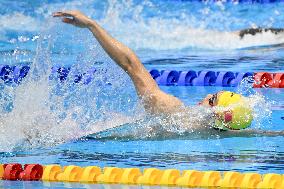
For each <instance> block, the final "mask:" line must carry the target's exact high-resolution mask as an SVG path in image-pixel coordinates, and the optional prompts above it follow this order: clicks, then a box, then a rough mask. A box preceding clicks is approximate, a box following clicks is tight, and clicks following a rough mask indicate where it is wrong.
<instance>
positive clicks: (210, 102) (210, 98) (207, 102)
mask: <svg viewBox="0 0 284 189" xmlns="http://www.w3.org/2000/svg"><path fill="white" fill-rule="evenodd" d="M222 92H223V91H219V92H217V93H215V94H208V95H207V96H206V97H205V98H204V99H203V100H202V101H200V102H199V103H198V105H201V106H206V107H213V106H216V105H217V103H218V98H219V96H220V95H221V94H222Z"/></svg>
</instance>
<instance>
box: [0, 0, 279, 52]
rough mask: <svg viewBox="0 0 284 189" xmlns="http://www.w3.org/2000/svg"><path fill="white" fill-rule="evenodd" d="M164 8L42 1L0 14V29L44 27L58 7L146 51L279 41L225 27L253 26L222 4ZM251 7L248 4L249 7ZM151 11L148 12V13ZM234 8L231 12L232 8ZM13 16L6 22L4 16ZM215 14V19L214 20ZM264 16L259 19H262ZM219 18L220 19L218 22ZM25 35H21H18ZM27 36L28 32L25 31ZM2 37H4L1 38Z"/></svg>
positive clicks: (123, 3) (238, 46) (145, 4)
mask: <svg viewBox="0 0 284 189" xmlns="http://www.w3.org/2000/svg"><path fill="white" fill-rule="evenodd" d="M167 6H168V7H169V8H168V11H167V12H163V14H161V13H160V12H159V9H161V11H162V10H163V6H162V4H160V3H158V2H155V3H153V2H151V1H143V2H142V3H135V2H133V1H117V0H109V1H108V2H101V3H99V2H97V1H94V0H91V1H88V2H85V1H81V0H79V1H68V2H64V3H62V2H56V3H42V4H40V6H39V7H36V8H35V11H34V13H33V14H28V13H22V12H17V11H15V12H12V13H7V14H4V15H2V16H0V25H1V26H2V27H1V29H0V33H1V31H2V32H3V31H9V30H14V31H18V32H19V31H29V32H33V33H34V34H35V35H36V34H37V33H38V32H39V31H40V30H41V29H42V28H44V27H45V25H46V19H48V18H50V17H51V14H52V12H54V11H58V10H74V9H79V10H81V11H82V12H84V13H86V14H87V15H88V16H90V17H93V18H95V19H96V20H97V21H98V22H99V23H100V24H102V25H103V26H104V27H105V28H106V29H107V30H108V31H109V32H110V33H111V34H112V35H113V36H115V37H116V38H118V39H119V40H121V41H122V42H123V43H125V44H127V45H128V46H130V47H131V48H133V49H135V50H138V49H151V50H181V49H186V48H193V49H210V50H228V49H231V50H233V49H242V48H248V47H255V46H266V45H275V44H281V43H284V37H283V34H281V35H277V36H275V35H274V34H272V33H271V32H265V33H263V34H257V35H256V36H250V35H247V36H246V37H245V38H244V39H242V40H241V39H240V37H239V36H238V35H237V34H236V33H234V32H231V31H236V30H237V29H235V28H236V25H244V27H242V28H240V29H244V28H245V27H257V26H258V24H256V23H253V22H251V21H250V20H247V18H238V16H235V15H234V14H235V12H234V10H232V9H230V7H227V6H225V5H224V4H222V3H221V2H220V3H217V4H215V5H206V4H204V5H202V4H200V5H199V6H198V5H196V4H193V7H195V8H196V10H192V11H193V13H194V14H191V13H190V12H191V11H189V12H187V11H186V10H187V9H188V8H190V7H187V4H186V3H180V4H179V5H176V6H177V9H179V12H177V11H176V10H172V9H171V3H170V2H168V5H167ZM172 6H173V5H172ZM233 8H235V9H236V10H237V11H238V10H242V8H241V5H239V6H237V5H235V7H233ZM250 9H251V11H252V12H255V9H256V8H254V7H251V8H250ZM152 11H153V12H152ZM237 11H236V13H238V12H237ZM267 14H268V15H270V14H274V16H275V18H274V19H272V20H271V19H269V18H267V20H265V21H264V22H263V23H265V25H264V26H262V27H272V26H273V24H274V23H275V22H276V21H277V20H279V18H278V17H279V15H277V9H275V10H274V11H271V13H267ZM11 19H12V20H13V22H10V21H9V20H11ZM216 19H218V20H219V21H218V22H216ZM264 19H265V18H264ZM221 23H222V24H221ZM23 37H25V36H23ZM28 37H30V36H28ZM3 40H7V39H5V38H3Z"/></svg>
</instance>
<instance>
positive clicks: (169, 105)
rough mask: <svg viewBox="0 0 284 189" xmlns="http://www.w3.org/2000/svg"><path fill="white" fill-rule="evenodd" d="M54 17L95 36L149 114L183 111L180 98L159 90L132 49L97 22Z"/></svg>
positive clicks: (72, 15)
mask: <svg viewBox="0 0 284 189" xmlns="http://www.w3.org/2000/svg"><path fill="white" fill-rule="evenodd" d="M53 16H54V17H63V18H62V21H63V22H65V23H67V24H72V25H74V26H77V27H81V28H88V29H89V30H90V31H91V32H92V33H93V35H94V36H95V38H96V39H97V40H98V42H99V43H100V44H101V46H102V47H103V49H104V50H105V51H106V52H107V54H108V55H109V56H110V57H111V59H112V60H113V61H114V62H116V63H117V64H118V65H119V66H120V67H121V68H122V69H123V70H124V71H125V72H126V73H127V74H128V75H129V76H130V78H131V79H132V81H133V83H134V86H135V88H136V91H137V94H138V96H139V97H140V98H141V99H142V102H143V105H144V107H145V110H146V111H147V112H148V113H154V114H160V113H166V114H167V113H172V112H176V111H180V108H182V107H183V103H182V102H181V101H180V100H179V99H178V98H176V97H174V96H172V95H169V94H166V93H165V92H163V91H162V90H160V89H159V87H158V85H157V83H156V81H155V80H154V79H153V78H152V76H151V75H150V74H149V72H148V71H147V70H146V68H145V67H144V66H143V64H142V63H141V62H140V60H139V58H138V57H137V55H136V54H135V53H134V52H133V51H132V50H131V49H130V48H129V47H127V46H125V45H124V44H122V43H121V42H119V41H117V40H116V39H114V38H113V37H112V36H110V35H109V34H108V33H107V32H106V31H105V30H104V29H103V28H102V27H101V26H100V25H99V24H98V23H97V22H96V21H95V20H92V19H90V18H88V17H87V16H85V15H84V14H82V13H81V12H80V11H61V12H55V13H53Z"/></svg>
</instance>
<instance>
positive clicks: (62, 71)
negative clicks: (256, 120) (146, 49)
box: [0, 65, 254, 87]
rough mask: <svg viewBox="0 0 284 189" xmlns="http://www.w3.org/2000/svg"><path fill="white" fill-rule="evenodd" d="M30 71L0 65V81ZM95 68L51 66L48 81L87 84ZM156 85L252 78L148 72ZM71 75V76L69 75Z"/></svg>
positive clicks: (14, 79) (232, 83)
mask: <svg viewBox="0 0 284 189" xmlns="http://www.w3.org/2000/svg"><path fill="white" fill-rule="evenodd" d="M29 70H30V67H29V66H27V65H24V66H9V65H0V79H2V80H3V81H4V83H6V84H9V83H16V84H19V83H20V82H21V80H22V79H23V78H24V77H26V75H27V74H28V72H29ZM96 71H97V70H96V69H95V68H91V69H88V71H87V72H86V73H80V72H77V71H76V70H75V69H72V72H71V68H70V67H59V66H53V67H52V68H51V74H50V77H49V78H50V79H56V80H58V81H60V82H64V81H66V80H67V79H68V78H69V79H72V80H73V82H74V83H83V84H88V83H90V82H91V81H92V80H93V79H94V74H95V73H96ZM149 72H150V74H151V76H152V77H153V78H154V79H155V81H156V82H157V83H158V85H162V86H222V87H236V86H237V85H239V83H240V82H241V81H242V80H243V79H245V78H248V77H252V76H253V75H254V73H252V72H236V73H235V72H230V71H228V72H223V71H222V72H219V71H217V72H216V71H207V70H206V71H193V70H188V71H177V70H157V69H153V70H150V71H149ZM71 73H72V74H71Z"/></svg>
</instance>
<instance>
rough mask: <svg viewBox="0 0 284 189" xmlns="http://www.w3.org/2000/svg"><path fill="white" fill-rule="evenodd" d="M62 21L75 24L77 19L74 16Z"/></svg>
mask: <svg viewBox="0 0 284 189" xmlns="http://www.w3.org/2000/svg"><path fill="white" fill-rule="evenodd" d="M62 22H64V23H67V24H73V25H75V20H74V19H72V18H63V19H62Z"/></svg>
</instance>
